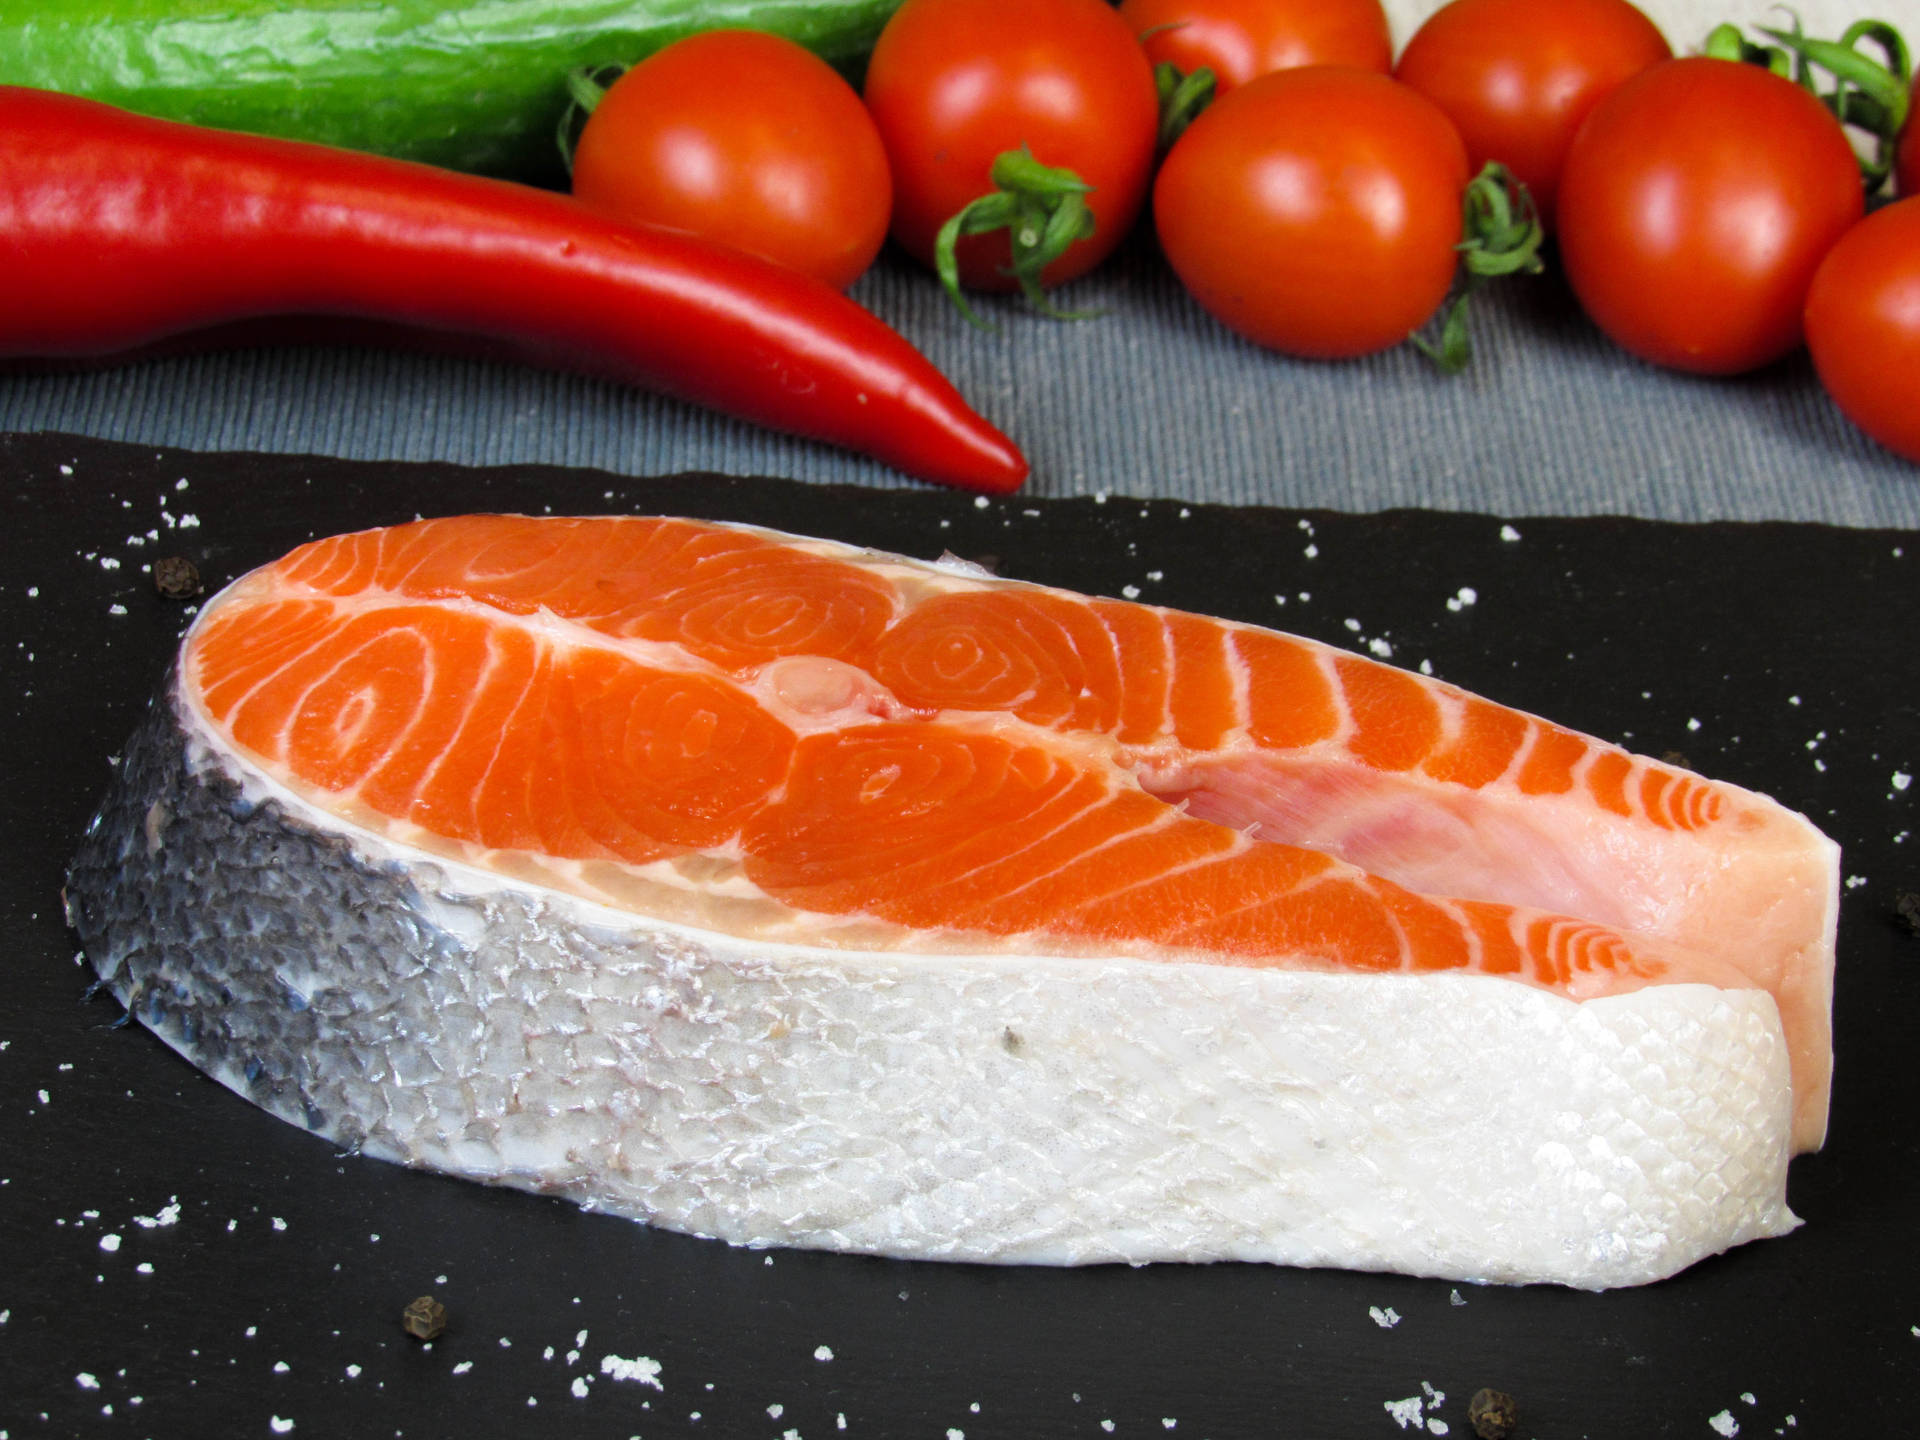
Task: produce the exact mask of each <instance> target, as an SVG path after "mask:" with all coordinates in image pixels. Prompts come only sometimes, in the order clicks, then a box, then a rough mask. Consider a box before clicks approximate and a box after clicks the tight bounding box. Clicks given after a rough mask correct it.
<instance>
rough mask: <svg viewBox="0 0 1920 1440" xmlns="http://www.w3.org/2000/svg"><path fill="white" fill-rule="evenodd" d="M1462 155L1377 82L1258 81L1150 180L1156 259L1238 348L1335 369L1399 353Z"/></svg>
mask: <svg viewBox="0 0 1920 1440" xmlns="http://www.w3.org/2000/svg"><path fill="white" fill-rule="evenodd" d="M1466 184H1467V151H1466V146H1465V145H1463V144H1462V143H1461V141H1460V136H1459V133H1458V132H1457V131H1455V130H1454V128H1453V125H1452V123H1451V122H1450V121H1449V120H1448V119H1447V117H1446V116H1445V115H1443V114H1441V113H1440V111H1439V110H1438V109H1437V108H1435V106H1434V105H1433V103H1432V102H1431V101H1429V100H1427V99H1426V98H1425V97H1424V96H1422V95H1420V94H1418V93H1417V92H1415V91H1413V90H1410V89H1408V88H1407V87H1406V86H1404V85H1401V84H1399V83H1398V82H1397V81H1394V80H1392V79H1390V78H1388V77H1387V76H1385V75H1379V74H1375V73H1373V72H1372V71H1368V70H1350V69H1345V68H1341V67H1338V66H1314V67H1311V68H1308V69H1303V70H1283V71H1280V72H1278V73H1277V74H1273V75H1263V76H1261V77H1260V78H1259V79H1257V80H1253V81H1250V82H1249V83H1247V84H1245V85H1243V86H1241V87H1239V88H1238V89H1236V90H1234V91H1233V92H1232V93H1230V94H1228V95H1226V96H1224V97H1223V98H1222V99H1220V100H1219V101H1217V102H1216V103H1215V104H1213V105H1211V106H1209V107H1208V108H1207V109H1206V110H1205V111H1204V112H1202V114H1201V116H1200V118H1199V119H1197V120H1195V121H1194V122H1193V124H1192V125H1191V126H1190V127H1189V128H1188V130H1187V132H1186V134H1185V135H1183V136H1182V137H1181V138H1180V140H1179V142H1178V143H1177V144H1176V145H1175V146H1174V147H1173V149H1172V150H1171V151H1169V152H1168V154H1167V158H1166V161H1165V163H1163V164H1162V166H1161V167H1160V178H1159V180H1158V182H1157V183H1156V185H1155V187H1154V192H1153V215H1154V222H1155V224H1156V226H1157V227H1158V229H1159V233H1160V244H1161V248H1162V249H1163V250H1164V251H1165V252H1166V256H1167V259H1168V261H1169V262H1170V263H1171V264H1172V265H1173V268H1174V270H1175V272H1176V273H1178V275H1179V276H1180V279H1181V282H1182V283H1183V284H1184V285H1185V286H1186V287H1187V289H1188V290H1189V291H1191V292H1192V294H1193V297H1194V298H1195V299H1196V300H1198V301H1199V302H1200V304H1201V305H1202V306H1203V307H1205V308H1206V309H1207V310H1208V311H1209V312H1211V313H1212V314H1213V315H1214V316H1216V317H1217V318H1218V319H1220V320H1221V321H1222V322H1224V323H1225V324H1226V325H1228V326H1229V327H1231V328H1232V329H1234V330H1237V331H1238V332H1240V334H1242V335H1245V336H1246V337H1247V338H1248V339H1250V340H1253V341H1255V342H1257V343H1258V344H1261V345H1265V346H1268V347H1270V348H1272V349H1276V350H1283V351H1285V352H1287V353H1288V354H1291V355H1304V356H1311V357H1316V358H1323V359H1331V358H1339V357H1344V356H1352V355H1364V354H1366V353H1368V352H1369V351H1373V350H1381V349H1384V348H1386V347H1387V346H1389V345H1396V344H1398V343H1399V342H1400V341H1402V340H1404V339H1406V338H1407V336H1408V334H1409V333H1410V332H1412V331H1413V330H1415V329H1416V328H1418V327H1419V326H1420V324H1421V323H1422V322H1424V321H1425V320H1426V319H1427V318H1428V317H1429V316H1431V315H1432V314H1433V312H1434V311H1435V310H1436V309H1438V308H1439V305H1440V302H1441V301H1442V300H1444V299H1445V298H1446V294H1447V289H1448V287H1449V286H1450V285H1451V284H1452V281H1453V274H1454V269H1455V258H1456V257H1455V254H1454V245H1455V244H1456V243H1457V242H1458V241H1459V239H1460V231H1461V216H1460V201H1461V195H1462V193H1463V192H1464V190H1465V188H1466Z"/></svg>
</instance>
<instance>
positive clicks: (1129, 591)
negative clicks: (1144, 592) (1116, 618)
mask: <svg viewBox="0 0 1920 1440" xmlns="http://www.w3.org/2000/svg"><path fill="white" fill-rule="evenodd" d="M1120 594H1121V597H1122V598H1124V599H1127V600H1138V599H1139V598H1140V587H1139V586H1138V585H1122V586H1121V587H1120Z"/></svg>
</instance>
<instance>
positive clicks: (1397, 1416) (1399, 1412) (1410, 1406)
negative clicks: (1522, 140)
mask: <svg viewBox="0 0 1920 1440" xmlns="http://www.w3.org/2000/svg"><path fill="white" fill-rule="evenodd" d="M1381 1404H1383V1405H1385V1406H1386V1410H1387V1414H1389V1415H1391V1416H1392V1417H1393V1423H1394V1424H1396V1425H1398V1426H1399V1427H1400V1428H1401V1429H1402V1430H1404V1429H1406V1428H1407V1427H1408V1426H1409V1425H1418V1424H1419V1423H1420V1422H1421V1417H1422V1416H1423V1415H1424V1414H1425V1413H1426V1408H1427V1402H1426V1401H1425V1399H1423V1398H1422V1397H1421V1396H1419V1395H1409V1396H1408V1397H1407V1398H1406V1399H1404V1400H1383V1401H1382V1402H1381Z"/></svg>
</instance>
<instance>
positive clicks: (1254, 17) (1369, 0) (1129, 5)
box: [1120, 0, 1393, 96]
mask: <svg viewBox="0 0 1920 1440" xmlns="http://www.w3.org/2000/svg"><path fill="white" fill-rule="evenodd" d="M1120 14H1121V16H1122V17H1123V18H1124V19H1125V20H1126V22H1127V24H1128V25H1130V26H1131V27H1132V28H1133V33H1134V34H1135V35H1137V36H1140V37H1141V38H1140V46H1141V48H1142V49H1144V50H1145V51H1146V52H1147V59H1149V60H1151V61H1152V62H1153V63H1154V64H1156V65H1158V64H1161V63H1162V62H1167V63H1171V64H1173V65H1175V66H1177V67H1178V68H1179V69H1180V71H1181V73H1182V74H1187V75H1190V74H1192V73H1193V72H1194V71H1195V70H1198V69H1199V68H1200V67H1201V66H1203V65H1204V66H1206V67H1207V69H1209V70H1211V71H1212V72H1213V78H1214V94H1215V95H1216V96H1218V95H1224V94H1226V93H1227V92H1228V91H1229V90H1231V89H1233V88H1234V87H1235V86H1237V85H1244V84H1246V83H1247V82H1248V81H1249V80H1252V79H1253V78H1255V77H1256V76H1259V75H1269V74H1271V73H1273V72H1274V71H1275V70H1292V69H1296V68H1298V67H1300V66H1303V65H1350V66H1352V67H1353V68H1355V69H1358V70H1378V71H1380V72H1381V73H1382V74H1385V73H1386V72H1387V71H1389V70H1391V69H1392V68H1393V37H1392V35H1391V33H1390V31H1389V30H1388V26H1387V12H1386V11H1385V10H1384V9H1382V8H1381V6H1380V0H1121V5H1120ZM1148 32H1152V33H1148Z"/></svg>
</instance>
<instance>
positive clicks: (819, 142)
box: [573, 30, 892, 289]
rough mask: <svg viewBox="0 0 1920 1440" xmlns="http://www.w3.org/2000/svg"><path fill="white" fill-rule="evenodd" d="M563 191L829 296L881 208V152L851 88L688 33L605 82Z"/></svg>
mask: <svg viewBox="0 0 1920 1440" xmlns="http://www.w3.org/2000/svg"><path fill="white" fill-rule="evenodd" d="M573 193H574V195H575V197H576V198H577V199H579V200H581V201H582V202H583V203H585V204H588V205H591V206H593V207H594V208H595V209H597V210H600V211H603V212H604V213H606V214H609V215H612V216H615V217H616V218H619V219H622V220H628V221H633V222H638V223H643V224H652V225H663V226H666V227H668V228H669V229H674V230H684V231H687V232H689V233H691V234H695V235H699V236H701V237H703V238H705V239H710V240H719V241H724V242H725V243H727V244H730V245H733V246H734V247H736V248H737V249H741V250H748V251H752V252H753V253H755V254H757V255H761V256H763V257H765V258H767V259H770V260H774V261H777V262H778V263H780V264H783V265H786V266H788V267H789V268H791V269H794V270H800V271H803V272H805V273H807V274H810V275H814V276H816V277H817V278H819V279H821V280H824V281H826V282H827V283H828V284H829V285H832V286H834V287H835V288H836V289H845V288H846V287H847V286H848V285H850V284H852V283H853V281H854V280H855V279H857V278H858V277H859V276H860V274H861V272H863V271H864V270H865V269H866V268H867V266H868V265H869V264H871V263H872V261H873V257H874V256H875V255H876V254H877V253H878V252H879V249H880V246H881V243H882V242H883V241H884V240H885V239H886V236H887V217H888V214H889V212H890V210H891V206H892V181H891V178H890V176H889V173H888V170H887V157H886V151H885V150H884V149H883V148H882V147H881V144H880V136H879V133H878V132H877V131H876V130H875V129H874V126H873V121H872V119H871V118H870V117H869V116H868V114H867V110H866V107H865V106H864V105H862V104H861V103H860V97H859V95H858V94H857V93H855V91H854V89H853V87H852V86H851V85H849V84H847V82H846V81H845V80H843V79H842V78H841V77H840V76H839V74H838V73H836V72H835V71H834V69H833V67H832V66H830V65H828V64H827V63H826V61H824V60H822V59H820V57H819V56H817V55H814V54H813V53H811V52H810V51H808V50H806V49H804V48H802V47H801V46H799V45H797V44H795V43H794V42H793V41H791V40H786V39H783V38H781V37H779V36H777V35H769V34H765V33H762V32H758V31H752V30H715V31H709V32H707V33H704V34H699V35H693V36H689V37H688V38H687V39H685V40H680V41H677V42H675V43H674V44H672V45H669V46H667V47H666V48H665V49H663V50H660V51H658V52H656V53H655V54H653V55H651V56H649V57H648V58H647V59H645V60H642V61H641V62H640V63H639V64H638V65H635V66H634V67H633V68H632V69H631V70H629V71H628V72H627V73H626V74H625V75H623V76H621V77H620V78H619V79H618V80H616V81H615V82H614V83H613V85H612V86H611V87H609V88H608V90H607V93H606V95H605V97H604V98H603V99H602V100H601V102H600V104H599V105H598V106H597V107H596V108H595V110H594V112H593V114H592V116H591V117H589V119H588V121H587V125H586V128H585V129H584V130H583V131H582V132H581V134H580V143H579V145H578V146H577V147H576V149H575V153H574V169H573Z"/></svg>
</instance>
